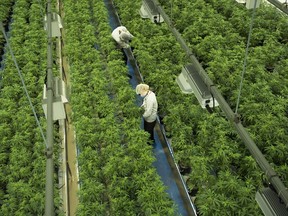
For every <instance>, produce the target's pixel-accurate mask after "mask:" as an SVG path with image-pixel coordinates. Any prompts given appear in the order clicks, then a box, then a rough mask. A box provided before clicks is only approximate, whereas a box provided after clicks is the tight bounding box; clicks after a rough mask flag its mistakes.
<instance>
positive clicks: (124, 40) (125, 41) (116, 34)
mask: <svg viewBox="0 0 288 216" xmlns="http://www.w3.org/2000/svg"><path fill="white" fill-rule="evenodd" d="M111 35H112V37H113V38H114V40H115V41H116V42H117V43H118V44H119V45H120V47H121V48H129V47H130V46H129V40H131V39H132V38H133V37H134V36H133V35H132V34H131V33H130V32H129V31H128V30H127V28H126V27H125V26H119V27H117V28H116V29H114V30H113V32H112V34H111Z"/></svg>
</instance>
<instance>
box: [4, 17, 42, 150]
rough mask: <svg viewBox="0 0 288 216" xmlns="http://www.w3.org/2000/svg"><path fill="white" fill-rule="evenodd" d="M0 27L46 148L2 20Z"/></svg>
mask: <svg viewBox="0 0 288 216" xmlns="http://www.w3.org/2000/svg"><path fill="white" fill-rule="evenodd" d="M0 28H1V31H2V33H3V35H4V38H5V40H6V43H7V47H8V49H9V51H10V54H11V56H12V59H13V61H14V64H15V66H16V68H17V71H18V75H19V77H20V79H21V82H22V85H23V88H24V91H25V93H26V96H27V98H28V101H29V104H30V107H31V109H32V112H33V114H34V117H35V120H36V122H37V125H38V127H39V129H40V133H41V136H42V138H43V141H44V144H45V146H46V148H47V143H46V139H45V136H44V133H43V130H42V127H41V125H40V122H39V120H38V117H37V114H36V112H35V109H34V106H33V104H32V102H31V98H30V96H29V93H28V91H27V88H26V85H25V82H24V79H23V76H22V74H21V71H20V69H19V66H18V64H17V61H16V58H15V56H14V54H13V51H12V49H11V46H10V44H9V41H8V38H7V35H6V33H5V30H4V26H3V24H2V22H0Z"/></svg>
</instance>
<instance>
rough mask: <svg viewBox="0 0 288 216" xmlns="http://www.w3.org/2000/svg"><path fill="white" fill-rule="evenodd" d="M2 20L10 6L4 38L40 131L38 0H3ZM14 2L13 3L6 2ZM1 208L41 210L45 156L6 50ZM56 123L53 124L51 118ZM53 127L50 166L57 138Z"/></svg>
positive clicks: (42, 62)
mask: <svg viewBox="0 0 288 216" xmlns="http://www.w3.org/2000/svg"><path fill="white" fill-rule="evenodd" d="M4 3H5V4H4V6H5V7H6V8H3V7H2V5H1V11H2V10H3V11H4V10H5V13H6V15H4V14H2V13H1V20H3V19H4V20H5V18H7V13H8V12H9V10H11V11H12V20H13V21H12V22H11V23H10V25H11V32H10V38H9V43H10V46H11V48H12V50H13V54H14V56H15V59H16V61H17V63H18V66H19V68H20V70H21V73H22V75H23V78H24V82H25V84H26V87H27V91H28V93H29V95H30V98H31V102H32V104H33V105H34V108H35V111H36V113H37V115H38V118H39V121H40V124H41V125H42V128H43V131H44V133H45V131H46V119H45V116H44V112H43V109H42V97H43V92H42V91H43V84H44V78H45V74H46V72H45V71H46V59H47V54H46V53H47V51H46V50H47V37H46V32H45V31H44V30H43V18H44V17H42V14H41V12H40V11H41V9H42V8H41V7H42V5H39V1H38V0H32V1H30V0H17V1H5V2H4ZM12 3H14V4H13V7H12V8H11V7H10V6H11V5H12ZM1 4H2V1H1ZM0 98H1V99H0V104H1V105H0V107H1V108H0V122H1V123H0V143H1V145H0V166H1V169H0V170H1V171H0V214H1V215H31V216H32V215H33V216H35V215H44V210H45V183H46V173H45V172H46V156H45V148H46V147H45V143H44V140H43V139H42V136H41V134H40V129H39V127H38V126H37V124H36V120H35V118H34V115H33V112H32V109H31V107H30V106H29V102H28V99H27V97H26V95H25V92H24V88H23V85H22V83H21V80H20V77H19V75H18V71H17V69H16V66H15V64H14V61H13V59H12V56H11V54H10V52H9V50H7V51H6V53H5V69H4V70H3V71H2V88H1V90H0ZM55 126H56V124H55ZM56 129H57V127H55V140H54V141H55V148H54V151H55V155H54V156H55V157H54V158H55V171H56V170H57V167H58V160H57V158H58V154H59V152H58V151H59V147H58V145H57V144H58V143H60V141H59V140H58V138H57V131H56ZM57 179H58V178H57V172H55V184H54V186H55V187H54V190H55V191H54V194H55V199H54V202H55V211H56V215H61V211H60V207H59V206H60V205H61V200H60V196H59V190H58V185H57V183H58V180H57Z"/></svg>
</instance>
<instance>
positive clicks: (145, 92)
mask: <svg viewBox="0 0 288 216" xmlns="http://www.w3.org/2000/svg"><path fill="white" fill-rule="evenodd" d="M136 94H138V95H140V96H141V97H142V98H143V104H142V105H141V107H142V108H143V109H144V113H143V118H144V130H145V131H147V132H148V133H149V134H150V140H151V141H152V142H153V141H154V126H155V124H156V119H157V111H158V103H157V99H156V95H155V93H154V92H152V91H151V90H150V88H149V86H148V85H147V84H139V85H137V86H136Z"/></svg>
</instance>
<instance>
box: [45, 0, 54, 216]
mask: <svg viewBox="0 0 288 216" xmlns="http://www.w3.org/2000/svg"><path fill="white" fill-rule="evenodd" d="M47 35H48V47H47V83H46V93H47V149H46V158H47V160H46V190H45V216H54V186H53V181H54V163H53V73H52V67H53V60H52V48H53V46H52V45H53V44H52V12H51V0H48V1H47Z"/></svg>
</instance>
